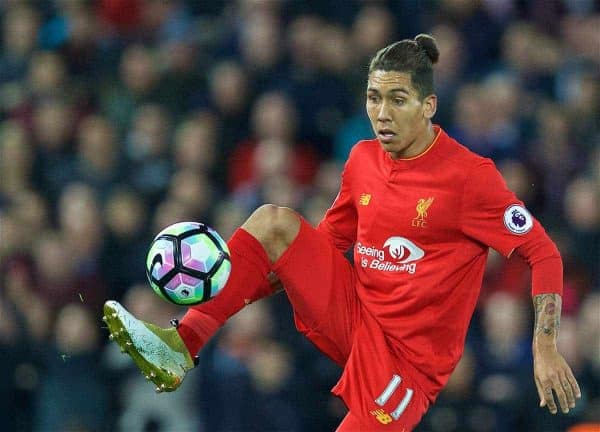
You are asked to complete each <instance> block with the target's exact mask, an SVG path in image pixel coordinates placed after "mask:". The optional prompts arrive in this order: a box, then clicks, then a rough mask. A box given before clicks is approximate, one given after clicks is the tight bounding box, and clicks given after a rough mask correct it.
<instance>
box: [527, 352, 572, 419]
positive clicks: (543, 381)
mask: <svg viewBox="0 0 600 432" xmlns="http://www.w3.org/2000/svg"><path fill="white" fill-rule="evenodd" d="M533 374H534V378H535V385H536V387H537V391H538V394H539V396H540V407H544V406H547V407H548V410H549V411H550V412H551V413H552V414H556V413H557V411H558V410H557V401H558V403H559V404H560V409H561V410H562V412H563V413H565V414H566V413H568V412H569V410H570V409H573V408H575V398H580V397H581V390H579V385H578V384H577V380H576V379H575V376H573V372H572V371H571V368H570V367H569V365H568V364H567V362H566V361H565V359H564V358H563V356H562V355H560V353H559V352H558V351H557V350H556V347H555V346H549V347H541V348H540V347H537V348H534V350H533ZM553 392H554V394H553ZM555 395H556V399H555V397H554V396H555Z"/></svg>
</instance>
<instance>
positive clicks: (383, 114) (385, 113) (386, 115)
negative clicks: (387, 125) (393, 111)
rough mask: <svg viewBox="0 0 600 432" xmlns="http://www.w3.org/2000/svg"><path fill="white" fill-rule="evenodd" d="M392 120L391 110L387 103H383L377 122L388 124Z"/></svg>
mask: <svg viewBox="0 0 600 432" xmlns="http://www.w3.org/2000/svg"><path fill="white" fill-rule="evenodd" d="M391 119H392V117H391V116H390V110H389V109H388V104H387V103H382V104H381V107H380V108H379V111H378V112H377V120H378V121H380V122H388V121H390V120H391Z"/></svg>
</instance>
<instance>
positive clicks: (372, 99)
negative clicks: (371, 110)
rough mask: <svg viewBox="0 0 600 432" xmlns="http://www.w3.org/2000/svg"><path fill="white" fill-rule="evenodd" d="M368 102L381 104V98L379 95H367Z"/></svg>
mask: <svg viewBox="0 0 600 432" xmlns="http://www.w3.org/2000/svg"><path fill="white" fill-rule="evenodd" d="M367 100H368V101H369V102H372V103H377V102H379V97H378V96H377V95H373V94H372V95H367Z"/></svg>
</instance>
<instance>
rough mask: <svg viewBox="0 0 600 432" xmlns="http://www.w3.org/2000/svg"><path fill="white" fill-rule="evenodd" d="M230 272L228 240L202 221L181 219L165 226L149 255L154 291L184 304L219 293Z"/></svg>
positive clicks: (147, 259) (168, 299) (196, 302)
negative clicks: (181, 220)
mask: <svg viewBox="0 0 600 432" xmlns="http://www.w3.org/2000/svg"><path fill="white" fill-rule="evenodd" d="M230 272H231V259H230V256H229V249H228V247H227V243H225V241H224V240H223V239H222V238H221V236H220V235H219V234H218V233H217V232H216V231H215V230H214V229H212V228H210V227H209V226H207V225H205V224H202V223H199V222H179V223H176V224H173V225H170V226H168V227H167V228H165V229H164V230H162V231H161V232H160V233H158V235H157V236H156V237H155V238H154V240H153V241H152V245H151V246H150V250H149V252H148V256H147V258H146V275H147V276H148V281H149V282H150V286H151V287H152V289H153V290H154V292H155V293H156V294H158V295H159V296H160V297H161V298H163V299H164V300H167V301H169V302H171V303H175V304H177V305H182V306H191V305H195V304H199V303H203V302H205V301H208V300H210V299H211V298H213V297H214V296H216V295H217V294H218V293H219V292H220V291H221V289H223V287H224V286H225V283H226V282H227V279H228V278H229V273H230Z"/></svg>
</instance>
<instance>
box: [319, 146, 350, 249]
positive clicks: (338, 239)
mask: <svg viewBox="0 0 600 432" xmlns="http://www.w3.org/2000/svg"><path fill="white" fill-rule="evenodd" d="M350 159H351V157H349V158H348V161H347V162H346V165H345V166H344V171H343V172H342V182H341V185H340V190H339V192H338V194H337V197H336V198H335V200H334V201H333V204H332V205H331V207H330V208H329V209H328V210H327V212H326V213H325V216H324V217H323V220H321V222H320V223H319V225H318V226H317V230H318V231H320V232H322V233H323V234H325V235H326V236H327V237H329V239H330V241H331V242H332V243H333V244H334V245H335V247H336V248H337V249H339V250H340V251H342V252H346V251H347V250H348V249H349V248H350V246H352V245H353V244H354V243H355V241H356V228H357V223H358V215H357V213H356V207H355V205H354V199H353V197H352V191H351V172H350V168H349V167H350Z"/></svg>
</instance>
